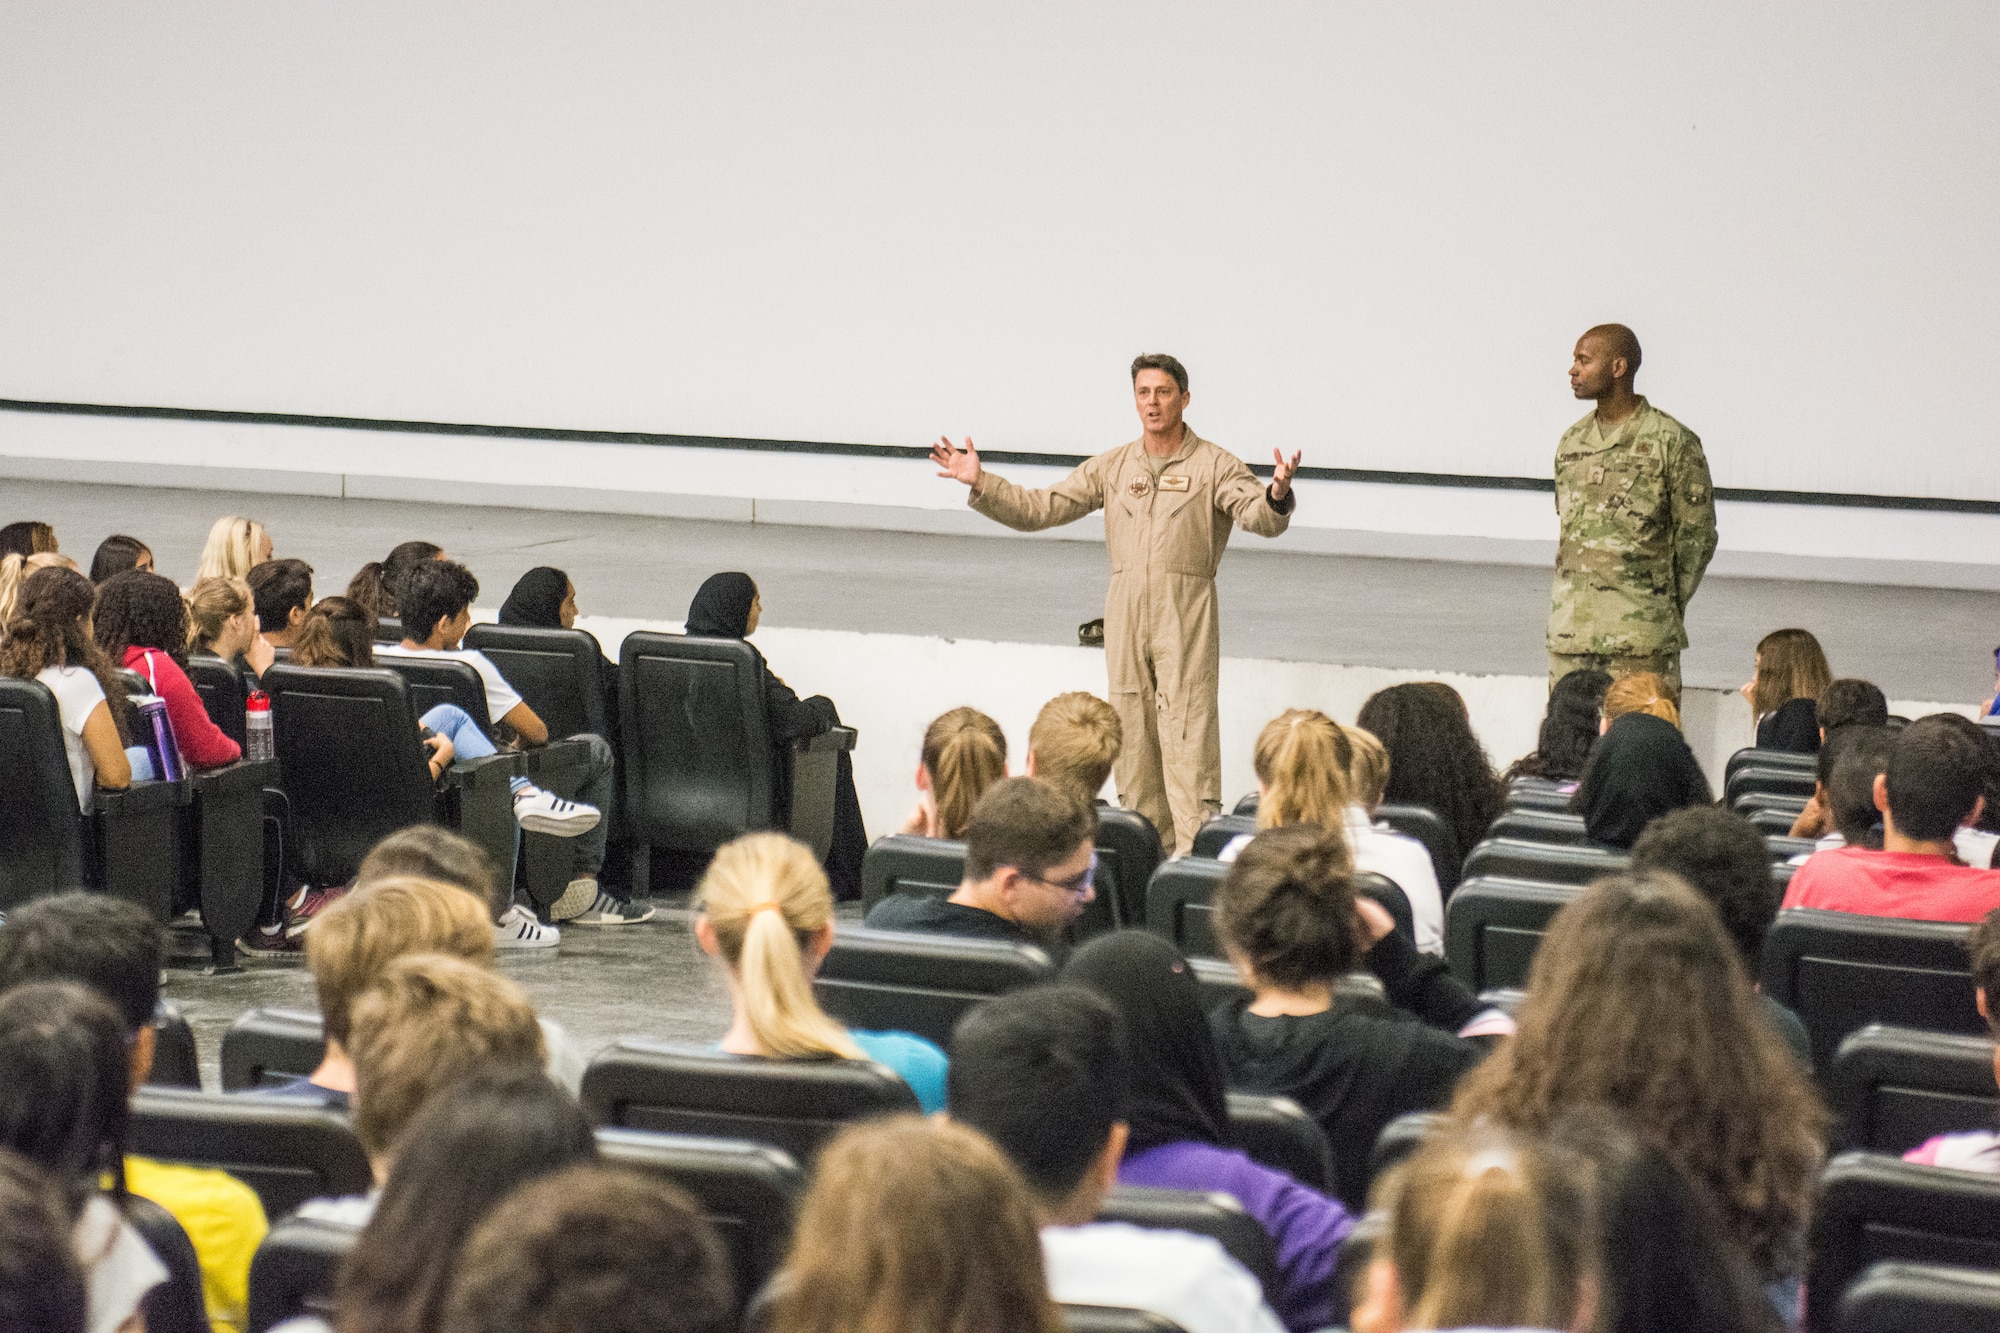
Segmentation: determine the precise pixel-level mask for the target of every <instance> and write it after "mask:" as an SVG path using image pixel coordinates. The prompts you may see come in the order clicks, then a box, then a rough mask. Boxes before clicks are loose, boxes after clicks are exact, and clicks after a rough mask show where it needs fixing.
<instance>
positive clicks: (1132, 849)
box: [1096, 805, 1163, 927]
mask: <svg viewBox="0 0 2000 1333" xmlns="http://www.w3.org/2000/svg"><path fill="white" fill-rule="evenodd" d="M1162 859H1163V853H1162V851H1161V848H1160V834H1159V830H1157V829H1155V828H1154V827H1153V821H1152V820H1150V819H1148V818H1146V817H1145V816H1144V815H1142V814H1140V813H1139V812H1138V811H1137V810H1122V809H1120V808H1118V807H1117V806H1115V805H1100V806H1098V807H1097V879H1096V885H1097V896H1098V897H1100V898H1104V899H1106V900H1107V902H1108V905H1109V906H1110V907H1111V908H1112V910H1113V914H1114V917H1115V919H1116V921H1117V923H1118V925H1119V926H1121V927H1123V926H1131V927H1137V926H1139V925H1141V924H1142V923H1143V922H1144V921H1145V920H1146V885H1148V884H1149V883H1151V882H1152V879H1153V872H1154V871H1155V870H1157V869H1158V868H1159V865H1160V861H1161V860H1162Z"/></svg>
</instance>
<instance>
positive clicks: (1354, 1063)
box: [1210, 824, 1505, 1208]
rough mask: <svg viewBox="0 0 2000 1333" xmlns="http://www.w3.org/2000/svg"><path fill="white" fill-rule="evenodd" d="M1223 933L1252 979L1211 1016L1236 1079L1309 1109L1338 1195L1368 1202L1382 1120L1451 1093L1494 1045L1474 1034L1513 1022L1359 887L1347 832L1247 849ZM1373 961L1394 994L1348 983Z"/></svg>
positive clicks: (1267, 841) (1220, 891) (1226, 890)
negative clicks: (1490, 1010)
mask: <svg viewBox="0 0 2000 1333" xmlns="http://www.w3.org/2000/svg"><path fill="white" fill-rule="evenodd" d="M1215 933H1216V936H1217V938H1218V939H1219V940H1220V941H1221V944H1222V949H1223V952H1224V954H1225V955H1227V956H1228V958H1229V961H1230V962H1231V963H1233V964H1235V966H1236V970H1237V972H1238V973H1239V974H1240V975H1241V976H1242V978H1243V980H1244V983H1245V984H1246V985H1247V986H1248V987H1249V988H1250V995H1249V996H1247V997H1242V998H1236V999H1229V1000H1224V1001H1223V1002H1222V1003H1220V1004H1218V1005H1216V1006H1215V1007H1214V1008H1213V1009H1212V1011H1211V1013H1210V1023H1211V1024H1212V1026H1213V1029H1214V1033H1215V1042H1216V1048H1217V1050H1218V1051H1219V1053H1220V1055H1221V1058H1222V1063H1223V1067H1224V1068H1225V1069H1226V1070H1227V1071H1228V1075H1229V1082H1230V1085H1231V1086H1232V1087H1239V1088H1246V1089H1249V1090H1251V1091H1255V1092H1270V1093H1278V1094H1281V1095H1283V1096H1286V1097H1290V1098H1291V1099H1292V1100H1293V1101H1296V1102H1298V1103H1299V1104H1300V1105H1301V1106H1303V1107H1305V1108H1306V1110H1307V1111H1309V1112H1310V1113H1311V1114H1312V1116H1313V1118H1314V1119H1316V1120H1318V1121H1319V1122H1320V1125H1321V1127H1322V1128H1324V1129H1325V1130H1326V1134H1327V1139H1328V1141H1329V1142H1331V1143H1332V1145H1333V1169H1334V1193H1335V1194H1337V1195H1338V1196H1339V1197H1340V1198H1341V1200H1342V1201H1343V1202H1345V1203H1346V1204H1347V1205H1348V1206H1349V1207H1350V1208H1357V1207H1359V1206H1360V1205H1361V1203H1362V1198H1361V1193H1362V1185H1361V1182H1362V1181H1364V1180H1365V1179H1366V1178H1367V1174H1368V1154H1369V1152H1370V1151H1371V1150H1372V1149H1373V1147H1374V1145H1375V1140H1376V1138H1377V1136H1379V1135H1380V1133H1381V1131H1382V1129H1383V1127H1384V1126H1386V1125H1387V1124H1388V1123H1389V1122H1390V1121H1391V1120H1394V1119H1395V1118H1396V1117H1397V1116H1399V1115H1403V1114H1405V1113H1407V1112H1410V1111H1426V1110H1433V1109H1436V1108H1438V1107H1441V1106H1443V1105H1444V1104H1445V1103H1446V1102H1448V1101H1449V1100H1450V1099H1451V1094H1452V1089H1453V1088H1454V1087H1455V1086H1456V1085H1457V1083H1458V1079H1459V1076H1460V1075H1462V1074H1463V1073H1465V1071H1466V1070H1467V1069H1470V1068H1471V1067H1472V1066H1473V1065H1475V1064H1477V1063H1478V1062H1479V1060H1480V1059H1481V1058H1482V1057H1483V1056H1484V1055H1485V1042H1484V1041H1483V1040H1478V1039H1474V1038H1475V1037H1479V1038H1483V1037H1486V1036H1491V1035H1494V1034H1496V1033H1498V1032H1501V1031H1504V1030H1505V1024H1504V1023H1499V1024H1495V1023H1494V1021H1493V1018H1492V1016H1491V1015H1490V1014H1486V1013H1484V1012H1483V1011H1482V1009H1481V1006H1480V1004H1479V1002H1478V1001H1477V1000H1476V999H1475V998H1474V997H1473V995H1472V993H1471V992H1470V991H1468V990H1467V989H1466V988H1465V986H1464V985H1463V984H1462V983H1461V982H1459V981H1458V980H1457V979H1456V978H1454V977H1453V976H1452V975H1451V972H1450V970H1449V969H1448V968H1447V967H1446V966H1445V963H1444V960H1443V959H1441V958H1437V957H1434V956H1432V955H1429V954H1419V953H1418V952H1417V951H1416V948H1415V946H1414V945H1413V944H1412V943H1411V942H1410V941H1409V939H1407V938H1406V937H1405V936H1404V935H1403V934H1402V933H1401V932H1399V931H1397V930H1396V929H1395V923H1394V921H1392V920H1391V919H1390V916H1389V913H1388V912H1387V911H1386V910H1385V909H1384V908H1382V907H1381V906H1380V905H1379V904H1377V903H1375V902H1372V901H1370V900H1369V899H1366V898H1362V897H1359V896H1357V895H1356V893H1355V892H1354V881H1353V880H1352V879H1351V878H1350V877H1349V871H1348V862H1347V857H1346V850H1345V848H1344V847H1343V846H1342V845H1341V843H1340V841H1339V838H1338V836H1337V835H1334V834H1331V833H1329V832H1327V831H1326V830H1324V829H1321V828H1318V827H1315V826H1313V825H1308V824H1295V825H1292V826H1290V827H1287V828H1276V829H1270V830H1267V831H1265V832H1263V833H1260V834H1258V835H1257V837H1256V839H1255V841H1253V842H1251V844H1250V845H1249V846H1248V847H1246V848H1244V849H1243V852H1242V854H1241V855H1240V856H1238V857H1237V858H1236V863H1235V864H1234V865H1232V866H1231V867H1230V868H1229V874H1228V875H1227V877H1225V878H1224V879H1223V881H1222V883H1221V884H1220V885H1219V886H1218V887H1217V888H1216V892H1215ZM1364 966H1365V967H1366V968H1368V969H1369V971H1371V972H1372V973H1373V974H1374V975H1375V976H1376V978H1377V979H1378V980H1380V981H1381V983H1382V988H1383V993H1384V998H1383V999H1375V998H1372V997H1370V996H1367V995H1365V994H1361V993H1357V992H1355V991H1353V990H1350V989H1346V988H1343V987H1342V986H1341V985H1340V982H1341V979H1342V978H1344V977H1345V976H1347V975H1348V974H1349V973H1351V972H1353V971H1354V970H1355V969H1356V968H1359V967H1364ZM1476 1020H1477V1021H1476ZM1461 1031H1463V1032H1466V1033H1467V1034H1468V1035H1467V1036H1460V1035H1458V1034H1459V1033H1460V1032H1461Z"/></svg>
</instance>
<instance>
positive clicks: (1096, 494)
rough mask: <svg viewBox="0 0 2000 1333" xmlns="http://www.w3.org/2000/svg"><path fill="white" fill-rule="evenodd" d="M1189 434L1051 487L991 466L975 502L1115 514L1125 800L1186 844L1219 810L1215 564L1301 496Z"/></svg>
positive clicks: (1110, 608) (1112, 637) (996, 515)
mask: <svg viewBox="0 0 2000 1333" xmlns="http://www.w3.org/2000/svg"><path fill="white" fill-rule="evenodd" d="M1183 429H1184V430H1186V435H1185V437H1184V438H1183V440H1182V442H1181V447H1180V449H1179V450H1178V451H1177V452H1175V454H1174V455H1173V457H1171V458H1168V459H1166V460H1164V461H1162V460H1159V459H1150V458H1148V456H1147V454H1146V445H1145V441H1143V440H1134V441H1132V442H1131V443H1130V444H1126V445H1121V446H1120V447H1118V448H1116V449H1112V450H1109V451H1107V452H1105V453H1101V454H1099V455H1097V457H1095V458H1093V459H1091V460H1090V461H1089V462H1087V463H1085V464H1084V465H1083V466H1081V467H1079V468H1077V469H1076V470H1075V471H1074V472H1072V473H1070V474H1069V475H1068V476H1067V477H1064V478H1063V479H1062V480H1061V481H1059V482H1057V483H1056V484H1055V485H1053V486H1050V487H1048V488H1047V489H1045V490H1039V491H1030V490H1026V489H1023V488H1022V487H1020V486H1016V485H1015V484H1014V483H1012V482H1010V481H1008V480H1006V479H1005V478H1003V477H996V476H994V475H993V474H992V473H991V472H987V473H984V474H983V475H982V476H981V477H980V480H979V485H978V486H977V487H976V488H975V489H974V490H973V492H972V495H971V497H970V503H971V505H972V507H973V508H974V509H976V510H978V511H979V512H980V513H982V514H984V515H986V516H987V517H988V518H990V519H994V520H997V521H998V522H1001V523H1004V524H1006V525H1007V526H1008V527H1010V528H1015V529H1018V530H1019V531H1022V532H1035V531H1038V530H1040V529H1042V528H1053V527H1057V526H1059V525H1061V524H1064V523H1073V522H1075V521H1076V520H1077V519H1079V518H1082V517H1083V516H1084V515H1085V514H1088V513H1090V512H1091V511H1093V510H1097V509H1102V510H1103V511H1104V545H1105V547H1106V549H1107V550H1108V551H1109V552H1110V554H1111V590H1110V593H1109V594H1108V595H1107V596H1106V597H1105V599H1104V651H1105V667H1106V670H1107V672H1108V674H1109V675H1110V679H1111V703H1112V706H1113V707H1114V708H1116V709H1117V710H1118V721H1119V724H1120V725H1121V727H1122V728H1123V729H1124V733H1125V743H1124V746H1123V747H1122V748H1121V749H1120V750H1119V753H1118V765H1117V770H1116V771H1117V778H1118V802H1119V804H1120V805H1123V806H1125V807H1126V808H1127V809H1130V810H1137V811H1138V812H1139V813H1140V814H1142V815H1144V816H1146V818H1147V819H1150V820H1151V821H1152V822H1153V827H1154V828H1157V829H1158V830H1159V831H1160V840H1161V841H1162V842H1163V843H1164V842H1168V841H1169V834H1171V845H1173V846H1177V847H1178V848H1179V850H1180V851H1181V852H1183V853H1185V852H1187V851H1189V850H1191V849H1192V848H1193V846H1194V835H1195V830H1196V829H1199V828H1200V827H1201V825H1202V821H1204V820H1206V819H1211V818H1213V817H1214V816H1216V815H1218V814H1220V813H1221V812H1222V737H1221V731H1220V727H1219V724H1218V722H1217V719H1216V711H1217V703H1216V692H1217V677H1218V673H1219V671H1220V669H1221V665H1222V640H1221V629H1220V619H1219V617H1218V614H1217V611H1216V603H1215V567H1216V565H1217V564H1218V563H1220V562H1221V560H1222V550H1223V548H1224V547H1225V546H1227V545H1228V544H1229V531H1230V528H1231V526H1232V525H1234V524H1239V523H1240V524H1241V525H1242V526H1243V527H1244V529H1245V530H1246V531H1249V532H1254V533H1256V534H1257V535H1258V536H1260V537H1275V536H1277V535H1278V534H1279V533H1281V532H1283V531H1284V530H1285V528H1286V527H1287V526H1288V525H1289V524H1290V523H1291V521H1292V520H1291V514H1292V508H1293V506H1294V504H1295V503H1296V500H1297V497H1296V495H1295V494H1293V493H1291V492H1287V493H1286V496H1285V500H1284V503H1283V504H1282V505H1274V504H1272V503H1271V499H1270V495H1269V493H1268V491H1267V490H1266V488H1265V486H1264V483H1262V482H1260V481H1259V480H1257V478H1256V476H1255V475H1254V474H1253V473H1252V472H1251V471H1250V468H1249V466H1248V465H1247V464H1245V463H1244V462H1243V460H1242V459H1240V458H1238V457H1237V456H1236V455H1235V454H1232V453H1230V452H1229V451H1228V450H1226V449H1222V448H1218V447H1217V446H1215V445H1213V444H1210V443H1209V442H1208V441H1207V440H1204V439H1202V438H1200V437H1199V436H1197V435H1196V434H1195V433H1194V431H1192V430H1187V428H1185V427H1183ZM1156 470H1157V471H1158V477H1157V480H1156V479H1155V471H1156Z"/></svg>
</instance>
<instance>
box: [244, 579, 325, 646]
mask: <svg viewBox="0 0 2000 1333" xmlns="http://www.w3.org/2000/svg"><path fill="white" fill-rule="evenodd" d="M243 581H244V582H245V583H246V584H248V585H249V587H250V596H251V598H252V600H253V601H254V602H255V603H256V607H257V625H258V632H259V633H260V634H262V635H263V637H264V642H265V643H267V644H268V645H270V646H271V647H272V648H274V649H277V648H290V647H291V646H292V644H293V641H294V640H295V639H296V637H297V635H298V632H299V625H300V623H301V622H303V621H304V620H305V618H306V608H307V607H309V606H311V605H312V600H313V568H312V566H311V565H309V564H307V563H306V562H305V561H303V560H266V561H265V562H264V563H263V564H261V565H258V566H256V567H255V568H253V569H252V570H251V571H250V572H249V573H248V574H246V575H244V576H243Z"/></svg>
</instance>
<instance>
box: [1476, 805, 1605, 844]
mask: <svg viewBox="0 0 2000 1333" xmlns="http://www.w3.org/2000/svg"><path fill="white" fill-rule="evenodd" d="M1486 836H1487V837H1489V838H1515V839H1518V840H1520V841H1522V842H1548V843H1556V844H1559V845H1562V846H1570V847H1575V846H1580V845H1582V844H1583V843H1584V842H1585V841H1586V840H1587V838H1586V835H1585V833H1584V830H1583V816H1582V815H1573V814H1570V813H1569V812H1568V811H1566V810H1502V811H1501V812H1500V814H1499V817H1498V818H1496V819H1495V820H1494V821H1493V822H1492V823H1491V824H1490V825H1488V826H1487V829H1486Z"/></svg>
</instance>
